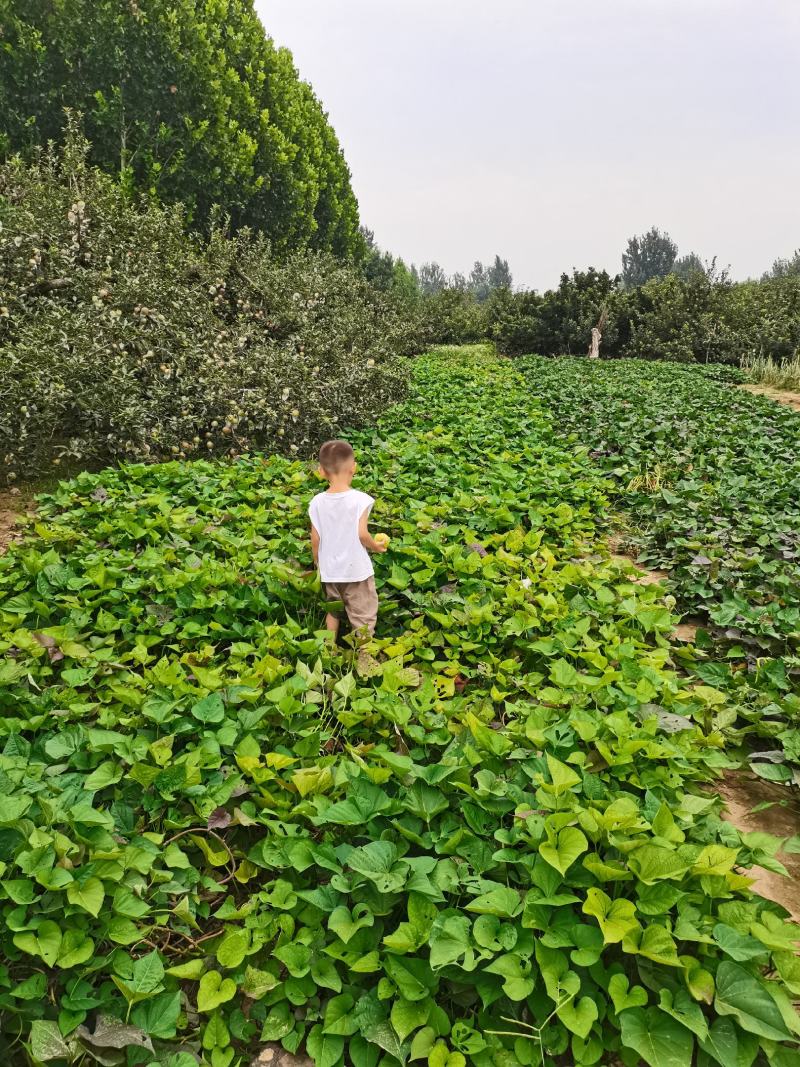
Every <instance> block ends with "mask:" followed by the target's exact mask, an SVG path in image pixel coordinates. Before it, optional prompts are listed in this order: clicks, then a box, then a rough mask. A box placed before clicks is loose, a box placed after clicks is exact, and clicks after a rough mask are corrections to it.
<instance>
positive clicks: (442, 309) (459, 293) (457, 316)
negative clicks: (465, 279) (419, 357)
mask: <svg viewBox="0 0 800 1067" xmlns="http://www.w3.org/2000/svg"><path fill="white" fill-rule="evenodd" d="M419 315H420V326H421V330H422V333H423V336H424V337H425V340H426V341H427V342H428V343H429V344H471V343H472V342H474V341H483V340H484V339H485V338H486V336H487V331H488V321H487V311H486V305H485V304H480V303H478V301H477V300H476V298H475V296H474V294H473V293H471V292H470V291H469V290H466V289H457V288H448V289H442V290H440V291H439V292H438V293H432V294H431V295H430V296H426V297H424V298H423V299H422V301H421V303H420V310H419Z"/></svg>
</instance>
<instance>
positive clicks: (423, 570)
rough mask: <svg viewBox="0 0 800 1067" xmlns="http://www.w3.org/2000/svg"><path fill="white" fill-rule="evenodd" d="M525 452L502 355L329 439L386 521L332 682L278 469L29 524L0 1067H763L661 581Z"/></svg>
mask: <svg viewBox="0 0 800 1067" xmlns="http://www.w3.org/2000/svg"><path fill="white" fill-rule="evenodd" d="M554 440H555V422H554V421H553V419H552V418H551V416H550V415H549V414H548V413H547V412H546V411H545V410H544V409H543V408H542V407H541V406H540V404H539V402H538V401H536V400H535V399H531V395H530V388H529V385H528V383H527V382H526V381H525V380H524V379H523V378H522V377H521V376H520V375H519V374H518V372H517V371H516V370H515V369H514V368H513V367H512V366H511V365H510V364H509V363H503V362H499V361H496V360H495V359H493V358H492V357H491V356H488V355H484V354H482V353H481V352H480V351H473V352H467V353H459V354H455V355H444V354H439V355H434V356H431V357H425V358H424V359H421V360H419V361H417V363H416V364H415V368H414V382H413V389H412V394H411V396H410V398H409V399H408V401H407V402H405V403H404V404H401V405H399V406H397V407H396V408H394V409H393V410H392V411H391V412H389V413H388V414H387V415H386V416H385V417H384V418H382V419H381V421H380V423H379V426H378V428H377V430H375V431H364V432H362V433H361V434H360V435H358V436H357V437H356V438H355V443H356V447H357V449H358V452H359V456H360V457H361V459H362V468H363V470H364V471H366V477H365V480H364V481H363V483H362V484H363V485H364V487H365V488H367V489H369V490H370V491H373V492H374V493H375V494H376V495H377V497H378V503H377V505H376V509H375V521H376V523H377V525H378V526H379V527H383V528H385V529H386V530H387V531H388V532H390V533H391V534H392V544H391V548H390V551H389V553H388V554H387V555H386V556H384V557H381V558H380V562H379V564H378V571H379V573H378V582H379V585H380V589H381V601H382V608H381V616H380V621H379V629H378V633H379V635H380V636H379V638H378V639H377V640H376V641H375V643H374V645H373V647H372V652H373V654H374V657H375V664H374V665H373V666H371V667H369V668H368V669H364V671H363V673H358V671H357V670H356V669H354V668H353V667H351V664H350V662H349V661H348V659H347V658H346V657H345V658H343V657H342V656H340V655H337V654H335V652H334V651H333V650H332V649H331V647H330V645H329V644H328V642H327V641H326V639H325V636H324V634H323V633H321V632H320V630H319V627H320V625H321V623H322V605H321V604H319V602H318V591H317V586H316V580H315V579H312V578H310V577H308V576H306V574H304V569H305V567H306V566H307V564H308V558H307V557H308V548H307V541H306V539H307V533H306V527H307V521H306V517H305V508H306V505H307V501H308V499H309V497H310V496H311V495H312V494H313V492H314V490H315V486H314V485H313V484H312V483H311V481H310V479H309V475H308V471H307V469H306V468H305V467H304V466H303V465H302V464H300V463H297V462H291V461H289V460H287V459H284V458H280V457H272V458H271V459H269V460H261V459H251V458H245V459H241V460H239V461H237V462H235V463H228V464H223V463H213V462H208V461H198V462H195V463H192V464H177V463H174V464H166V465H163V466H151V467H146V466H144V465H138V466H136V465H129V466H125V467H122V468H120V469H117V470H109V471H106V472H104V473H103V474H101V475H99V476H90V475H87V474H84V475H81V476H80V477H79V478H78V479H76V480H75V481H74V482H72V483H70V484H65V485H63V486H61V487H60V488H59V490H58V491H57V492H56V493H55V494H53V495H51V496H49V497H46V498H43V499H42V500H41V501H40V509H39V516H38V519H37V525H36V529H35V536H33V537H31V538H30V539H28V541H26V542H24V543H22V544H20V545H17V546H13V547H12V548H11V550H10V552H9V554H8V555H7V556H5V557H3V558H2V559H1V560H0V596H2V600H0V653H2V654H3V655H4V659H3V666H2V668H0V710H1V711H2V718H0V731H2V733H3V734H4V740H3V744H2V748H0V791H2V794H3V801H2V804H0V812H2V814H3V818H4V819H5V820H6V822H5V825H3V826H2V828H0V862H2V871H1V872H0V875H1V877H0V910H1V911H2V920H3V922H2V926H0V931H2V933H0V938H2V956H3V961H4V963H3V966H2V968H0V1013H2V1016H1V1018H0V1034H2V1037H0V1047H3V1050H4V1051H6V1052H8V1051H9V1047H10V1046H11V1045H13V1044H15V1043H16V1044H18V1039H17V1035H18V1034H20V1035H22V1037H23V1039H24V1040H25V1041H27V1042H28V1043H29V1045H30V1047H31V1054H32V1056H33V1057H34V1058H35V1059H36V1060H37V1061H42V1060H62V1061H69V1060H77V1059H78V1058H80V1057H82V1056H85V1054H86V1053H87V1052H88V1053H89V1055H90V1057H94V1058H97V1059H99V1060H100V1061H101V1062H103V1063H116V1062H118V1061H119V1060H120V1059H121V1057H119V1056H118V1055H117V1054H116V1053H115V1052H114V1051H113V1050H114V1049H119V1048H122V1047H127V1048H128V1049H129V1050H130V1049H134V1050H135V1052H134V1053H131V1052H130V1051H129V1053H128V1055H129V1057H130V1056H131V1055H133V1059H132V1060H131V1059H129V1062H142V1063H148V1064H149V1063H164V1064H168V1063H169V1064H177V1063H180V1064H181V1067H183V1064H184V1062H186V1063H187V1064H188V1057H189V1056H191V1055H192V1054H195V1055H197V1056H199V1057H202V1059H203V1062H205V1063H209V1064H211V1065H212V1067H226V1065H227V1064H229V1063H232V1062H233V1061H234V1060H235V1059H236V1058H237V1057H239V1056H240V1055H243V1054H244V1053H245V1051H246V1049H247V1048H248V1047H249V1046H252V1045H253V1044H255V1043H256V1042H257V1041H258V1040H259V1039H262V1040H269V1041H281V1042H282V1043H283V1045H284V1047H286V1048H287V1049H290V1050H295V1049H297V1048H299V1047H300V1046H301V1045H302V1043H303V1042H305V1045H306V1049H307V1051H308V1052H309V1054H310V1055H311V1056H312V1058H313V1059H314V1061H315V1063H316V1064H317V1065H318V1067H337V1065H340V1064H343V1063H347V1064H354V1065H355V1067H361V1065H373V1067H374V1065H376V1064H378V1063H379V1062H381V1063H382V1064H384V1067H395V1065H396V1064H398V1063H399V1064H405V1063H414V1062H417V1061H422V1062H425V1061H427V1063H428V1065H430V1067H437V1065H438V1067H466V1065H467V1064H469V1065H470V1067H517V1065H520V1067H528V1065H534V1064H535V1065H537V1067H538V1065H539V1064H541V1065H542V1067H555V1065H556V1064H558V1065H562V1064H565V1063H569V1064H573V1065H576V1067H580V1065H589V1064H594V1063H598V1062H600V1061H601V1060H603V1059H606V1060H608V1059H610V1058H615V1059H619V1058H620V1057H621V1058H622V1059H623V1061H624V1062H626V1063H629V1064H634V1063H636V1062H637V1060H638V1057H643V1058H644V1061H645V1062H646V1063H648V1064H650V1065H651V1067H669V1065H672V1064H678V1063H685V1064H687V1065H688V1064H689V1062H690V1058H691V1057H692V1056H693V1055H694V1052H695V1050H696V1051H697V1055H698V1056H704V1057H705V1060H704V1061H703V1062H707V1063H722V1064H725V1065H726V1067H727V1065H729V1064H730V1063H732V1062H734V1061H733V1060H732V1059H731V1058H730V1055H731V1052H730V1050H731V1049H739V1050H741V1057H740V1059H741V1062H752V1061H753V1060H754V1059H755V1057H756V1055H757V1054H758V1053H759V1049H760V1050H761V1055H762V1057H768V1058H769V1060H770V1062H772V1063H779V1062H782V1061H783V1060H785V1062H790V1060H791V1058H793V1057H796V1055H797V1044H798V1043H797V1033H798V1028H799V1027H800V1022H799V1021H798V1018H797V1016H796V1014H795V1012H794V1011H793V1009H792V1007H791V1005H790V1002H789V998H790V996H791V995H792V994H796V993H797V992H798V991H800V987H799V986H798V976H797V969H796V966H795V963H796V961H795V958H794V956H793V954H792V951H791V946H792V938H793V937H796V936H797V928H796V927H792V926H790V925H789V924H787V923H785V922H784V921H783V918H782V916H783V914H784V913H783V912H782V911H781V909H780V908H778V907H777V906H776V905H773V904H770V903H768V902H766V901H764V900H762V899H759V898H757V897H754V896H753V895H752V894H751V892H750V890H749V888H748V884H749V883H748V880H747V878H746V877H745V876H744V875H743V874H742V873H741V872H742V871H743V870H746V869H747V868H748V867H749V866H750V865H751V864H753V863H754V862H761V854H760V851H759V850H758V849H756V848H755V846H754V845H752V844H748V843H747V840H746V839H745V838H742V837H741V836H740V835H739V833H738V832H737V831H736V830H735V829H734V828H733V827H731V826H730V825H728V824H726V823H724V822H723V821H721V819H720V818H719V802H718V800H717V799H716V798H715V797H714V794H713V793H708V792H707V791H706V790H705V788H704V786H705V785H706V784H707V783H708V782H709V781H711V780H712V779H713V777H714V775H715V774H716V773H718V772H719V771H720V770H721V769H723V768H725V767H727V766H729V765H730V760H729V759H728V758H727V757H726V756H725V754H724V752H723V750H722V737H721V735H720V733H719V731H718V730H717V729H714V728H712V729H711V730H708V729H706V717H707V700H706V697H705V695H704V694H703V692H702V691H701V688H698V687H696V686H694V685H693V684H692V683H690V682H687V680H686V679H685V678H682V677H681V676H680V675H679V674H677V673H676V671H675V670H674V669H673V666H672V657H673V656H674V654H675V653H674V650H673V649H672V647H671V645H670V642H669V640H668V637H667V635H668V633H669V632H670V630H671V628H672V625H673V621H674V620H673V618H672V616H671V615H670V612H669V610H668V608H667V607H666V606H665V604H664V602H663V600H662V599H661V597H662V592H661V590H659V588H658V587H655V586H650V587H643V586H640V585H638V584H636V583H635V582H634V581H633V580H632V579H633V578H634V574H633V572H632V571H631V569H630V568H628V567H619V566H617V565H616V564H614V563H612V562H609V561H608V560H604V559H602V557H600V556H599V555H598V554H597V551H596V541H597V538H598V537H599V535H600V533H601V531H602V526H603V523H604V514H605V511H606V508H607V498H606V489H607V483H606V482H605V480H604V479H602V477H601V476H600V475H599V474H598V472H597V470H596V467H595V466H594V465H593V464H592V461H591V459H590V457H589V456H588V455H587V454H586V452H585V450H582V451H575V450H574V449H573V448H572V446H570V447H569V448H564V447H562V446H560V445H558V444H556V443H554ZM667 713H672V714H674V715H679V716H682V720H681V721H682V726H681V728H679V729H678V730H677V731H675V732H667V731H665V730H664V729H663V728H662V727H661V725H660V722H661V719H660V718H659V716H663V715H664V714H667ZM98 883H99V884H98ZM101 890H102V895H101ZM45 990H47V995H46V996H45V995H44V993H45ZM176 1041H180V1049H181V1051H180V1052H179V1053H175V1055H174V1056H171V1055H170V1052H171V1050H174V1049H176V1048H177V1047H178V1046H177V1045H176V1044H175V1042H176ZM109 1050H111V1051H109ZM748 1056H749V1058H748ZM84 1062H85V1060H84Z"/></svg>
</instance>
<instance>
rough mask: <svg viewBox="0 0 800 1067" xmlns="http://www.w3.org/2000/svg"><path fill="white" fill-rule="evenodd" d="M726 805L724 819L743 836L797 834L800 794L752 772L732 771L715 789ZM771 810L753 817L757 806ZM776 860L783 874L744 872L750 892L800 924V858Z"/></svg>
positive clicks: (784, 856)
mask: <svg viewBox="0 0 800 1067" xmlns="http://www.w3.org/2000/svg"><path fill="white" fill-rule="evenodd" d="M716 790H717V792H718V793H719V795H720V796H721V797H722V799H723V801H724V803H725V811H724V812H723V817H724V818H725V819H727V820H728V822H730V823H732V824H733V825H734V826H735V827H736V829H737V830H740V831H741V832H742V833H750V832H751V831H753V830H758V831H760V832H762V833H767V834H773V835H774V836H775V837H793V836H795V835H796V834H800V794H798V792H797V790H790V789H788V788H787V787H786V786H783V785H777V784H775V783H774V782H766V781H765V780H764V779H763V778H759V777H758V775H756V774H753V773H752V772H751V771H732V772H729V773H727V774H726V775H725V777H724V779H723V780H722V781H721V782H720V783H719V784H718V786H717V787H716ZM764 803H770V804H771V807H769V808H765V809H764V810H763V811H758V812H756V813H755V814H754V813H753V808H754V807H757V806H758V805H759V804H764ZM776 859H778V860H780V862H781V863H782V864H783V865H784V867H785V868H786V869H787V871H788V872H789V877H788V878H786V877H785V876H784V875H782V874H775V873H773V872H772V871H765V870H762V868H760V867H753V868H752V869H751V870H749V871H747V872H746V873H747V877H748V878H751V879H752V882H753V891H754V892H755V893H759V894H760V895H761V896H762V897H766V898H767V899H768V900H772V901H774V902H775V903H776V904H780V905H782V906H783V907H784V908H786V910H787V911H788V912H789V914H790V915H791V917H792V919H794V921H795V922H800V855H797V854H794V853H786V852H778V853H777V856H776Z"/></svg>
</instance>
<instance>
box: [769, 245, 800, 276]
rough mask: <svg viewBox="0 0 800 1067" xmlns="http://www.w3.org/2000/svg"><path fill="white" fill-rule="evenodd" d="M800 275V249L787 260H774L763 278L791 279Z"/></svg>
mask: <svg viewBox="0 0 800 1067" xmlns="http://www.w3.org/2000/svg"><path fill="white" fill-rule="evenodd" d="M798 275H800V248H798V249H796V250H795V251H794V253H793V254H792V255H791V256H789V257H788V258H787V259H776V260H775V262H774V263H773V264H772V267H771V268H770V270H769V271H768V272H767V273H766V274H765V275H764V278H765V279H766V278H791V277H797V276H798Z"/></svg>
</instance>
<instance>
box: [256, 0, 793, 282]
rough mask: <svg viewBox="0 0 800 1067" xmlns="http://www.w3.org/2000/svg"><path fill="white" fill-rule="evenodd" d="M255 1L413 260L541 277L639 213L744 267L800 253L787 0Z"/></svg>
mask: <svg viewBox="0 0 800 1067" xmlns="http://www.w3.org/2000/svg"><path fill="white" fill-rule="evenodd" d="M255 2H256V7H257V9H258V11H259V13H260V15H261V18H262V19H263V21H264V24H265V26H266V29H267V32H268V33H269V34H270V35H271V36H272V37H273V38H274V39H275V41H276V42H277V43H278V44H281V45H286V46H287V47H288V48H290V49H291V51H292V52H293V54H294V57H295V62H296V64H297V66H298V68H299V70H300V74H301V75H302V77H304V78H306V79H307V80H308V81H310V82H311V84H312V85H313V87H314V89H315V90H316V92H317V95H318V96H319V97H320V99H321V100H322V102H323V105H324V106H325V108H326V109H327V111H328V112H329V114H330V118H331V122H332V123H333V126H334V128H335V129H336V132H337V134H338V135H339V139H340V141H341V143H342V146H343V148H344V153H345V156H346V158H347V161H348V163H349V164H350V168H351V170H352V172H353V185H354V188H355V191H356V195H357V196H358V200H359V204H360V208H361V218H362V221H363V222H364V223H365V224H366V225H367V226H369V227H370V228H371V229H373V230H374V231H375V236H376V239H377V241H378V243H379V244H380V245H381V246H382V247H384V248H387V249H389V250H390V251H391V252H393V253H395V254H397V255H401V256H402V257H403V258H404V259H405V260H406V261H407V262H414V263H421V262H423V261H425V260H431V259H435V260H438V261H439V262H440V263H441V264H442V265H443V266H444V267H445V269H446V270H447V271H449V272H451V271H454V270H462V271H465V272H466V271H468V270H469V268H470V267H471V265H472V262H473V261H474V260H475V259H483V260H487V259H491V258H492V257H493V256H494V254H495V252H499V253H500V255H502V256H504V257H505V258H507V259H508V260H509V262H510V265H511V268H512V271H513V273H514V280H515V284H517V285H525V286H534V287H536V288H546V287H549V286H552V285H554V284H556V283H557V281H558V277H559V274H560V273H561V271H562V270H570V269H571V268H572V267H586V266H589V265H593V266H596V267H598V268H600V267H605V268H607V269H608V270H609V271H611V272H616V271H618V270H619V267H620V255H621V252H622V249H623V247H624V245H625V241H626V238H627V237H628V236H630V235H631V234H633V233H638V232H642V231H644V230H646V229H648V228H649V227H650V226H651V225H657V226H659V227H661V228H662V229H666V230H668V231H669V233H670V234H671V235H672V236H673V238H674V239H675V240H676V241H677V243H678V245H679V247H680V249H681V251H683V252H686V251H690V250H696V251H697V252H699V253H700V255H701V256H703V257H704V258H707V257H711V256H712V255H714V254H716V255H718V256H719V259H720V262H722V263H723V264H728V263H730V264H731V266H732V269H733V273H734V276H736V277H747V276H750V275H759V274H761V272H762V271H764V270H765V269H767V268H768V267H769V266H770V264H771V263H772V261H773V259H775V257H776V256H787V255H789V254H790V253H791V252H792V251H793V250H794V249H795V248H797V247H798V246H800V0H482V2H478V0H255Z"/></svg>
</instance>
